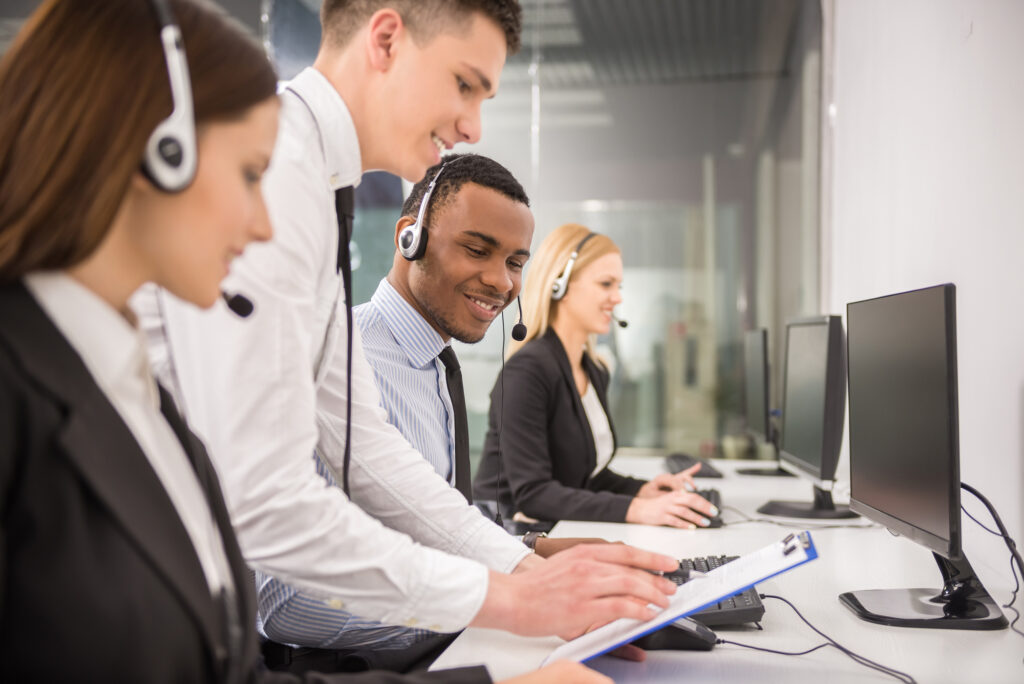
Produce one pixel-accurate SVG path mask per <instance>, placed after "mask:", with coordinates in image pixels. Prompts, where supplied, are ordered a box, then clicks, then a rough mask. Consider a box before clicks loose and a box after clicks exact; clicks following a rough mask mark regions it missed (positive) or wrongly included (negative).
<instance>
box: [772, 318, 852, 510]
mask: <svg viewBox="0 0 1024 684" xmlns="http://www.w3.org/2000/svg"><path fill="white" fill-rule="evenodd" d="M808 325H817V326H820V325H824V326H826V328H827V331H828V335H827V340H828V341H827V352H828V357H827V359H826V361H825V405H824V406H823V407H822V411H823V414H824V415H823V416H822V418H823V434H822V445H821V465H820V467H815V466H813V465H812V464H810V463H808V462H807V461H804V460H803V459H801V458H800V457H798V456H797V455H796V454H793V453H790V452H789V451H786V430H785V425H786V411H787V406H786V402H787V401H788V398H789V397H788V392H789V388H788V383H789V341H790V331H791V330H792V329H793V328H794V327H797V326H808ZM783 358H784V359H785V361H786V363H785V371H784V372H783V376H782V421H781V434H780V437H779V466H780V467H781V468H782V469H783V470H786V471H788V472H790V473H792V474H794V475H797V476H799V477H802V478H804V479H807V480H810V481H811V482H813V483H814V485H815V486H816V487H819V488H821V489H823V490H825V491H830V490H831V489H832V486H833V484H834V483H835V480H836V470H837V469H838V466H839V454H840V451H841V450H842V444H843V431H844V430H845V427H846V426H845V420H844V417H845V411H846V344H845V340H844V339H843V324H842V316H838V315H834V314H828V315H824V316H809V317H805V318H797V319H793V320H791V321H788V322H787V323H786V353H785V356H784V357H783ZM837 423H838V425H839V428H838V430H837V429H836V424H837Z"/></svg>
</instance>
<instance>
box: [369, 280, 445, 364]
mask: <svg viewBox="0 0 1024 684" xmlns="http://www.w3.org/2000/svg"><path fill="white" fill-rule="evenodd" d="M370 301H371V302H372V303H373V305H374V306H375V307H376V308H377V311H379V312H380V315H381V318H382V319H383V320H384V324H385V325H387V326H388V329H389V330H390V331H391V334H392V335H393V336H394V338H395V341H396V342H397V343H398V346H399V348H400V349H401V350H402V351H403V352H405V355H406V357H407V358H408V359H409V365H410V366H412V367H413V368H426V367H427V365H428V364H431V363H433V361H434V359H436V358H437V355H438V354H440V353H441V351H442V350H443V349H444V348H445V346H447V345H446V344H445V342H444V340H443V339H441V335H440V334H438V332H437V331H436V330H434V328H433V326H431V325H430V323H428V322H427V321H426V319H424V318H423V316H421V315H420V313H419V312H418V311H417V310H416V309H415V308H413V305H412V304H410V303H409V302H407V301H406V300H405V298H404V297H403V296H402V295H400V294H398V291H397V290H395V288H393V287H392V286H391V283H389V282H388V280H387V278H384V279H382V280H381V281H380V284H379V285H378V286H377V291H376V292H374V293H373V297H372V298H371V299H370Z"/></svg>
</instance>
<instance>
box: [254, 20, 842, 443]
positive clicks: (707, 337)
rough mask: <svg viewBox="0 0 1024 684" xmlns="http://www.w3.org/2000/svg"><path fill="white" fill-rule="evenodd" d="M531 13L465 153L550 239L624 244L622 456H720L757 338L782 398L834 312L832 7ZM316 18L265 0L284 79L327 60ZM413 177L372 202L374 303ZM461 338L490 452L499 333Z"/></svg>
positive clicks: (738, 411)
mask: <svg viewBox="0 0 1024 684" xmlns="http://www.w3.org/2000/svg"><path fill="white" fill-rule="evenodd" d="M522 4H523V8H524V19H525V25H524V33H523V49H522V50H521V51H520V53H519V54H518V55H515V56H513V57H511V58H510V59H509V60H508V63H507V65H506V67H505V70H504V72H503V74H502V82H501V88H500V91H499V94H498V96H497V97H496V98H495V99H494V100H493V101H490V102H488V103H487V104H486V105H485V106H484V110H483V130H484V134H483V140H482V141H481V142H480V143H479V144H478V145H476V146H474V147H472V148H469V147H463V146H459V148H457V150H458V151H463V150H469V149H472V151H475V152H479V153H481V154H486V155H488V156H491V157H493V158H494V159H496V160H498V161H500V162H501V163H502V164H504V165H506V166H507V167H508V168H509V169H510V170H511V171H512V172H513V173H514V174H515V175H516V176H517V177H518V178H519V179H520V181H521V182H522V183H523V185H524V187H525V188H526V190H527V192H528V193H529V195H530V198H531V202H532V205H533V210H534V214H535V217H536V220H537V230H536V233H535V236H534V248H536V247H537V246H538V245H539V244H540V242H541V240H542V239H543V238H544V237H545V236H546V235H547V234H548V233H549V232H550V231H551V230H553V229H554V228H556V227H557V226H558V225H560V224H562V223H565V222H569V221H572V222H578V223H583V224H585V225H587V226H589V227H590V228H592V229H593V230H595V231H599V232H602V233H607V234H608V235H610V236H611V237H612V238H613V239H614V240H615V241H616V242H617V243H618V244H619V245H620V247H621V248H622V251H623V258H624V263H625V285H624V289H623V294H624V298H625V301H624V302H623V304H622V305H621V306H620V308H619V312H620V314H621V316H622V317H623V318H624V319H626V320H628V321H629V327H628V328H626V329H615V330H614V331H613V334H612V335H610V336H608V337H607V338H606V339H602V340H601V341H600V343H601V345H602V347H603V349H604V351H605V352H606V355H607V356H609V357H610V358H611V359H612V360H613V362H614V375H613V381H612V392H611V403H612V406H613V417H614V421H615V427H616V431H617V434H618V437H619V443H620V446H623V447H641V448H653V449H659V450H660V449H667V450H684V451H689V452H691V453H695V454H702V455H712V454H720V453H722V448H721V445H722V444H723V443H724V444H726V445H727V446H728V445H730V444H734V443H735V442H733V441H732V440H730V439H729V437H730V436H732V435H736V434H739V433H740V432H742V430H743V421H744V418H743V415H742V412H743V409H742V407H743V397H742V394H741V393H742V359H743V357H742V334H743V331H745V330H747V329H750V328H753V327H761V326H764V327H768V328H769V330H770V331H771V337H770V343H771V356H772V360H773V367H772V375H773V380H776V382H773V390H772V394H773V398H775V397H778V392H777V389H776V386H777V378H778V377H779V371H780V370H781V365H780V362H779V360H780V359H781V355H780V354H779V352H780V347H781V341H782V337H781V333H782V332H783V331H784V321H785V320H787V319H789V318H792V317H795V316H799V315H805V314H810V313H816V312H818V307H819V299H820V293H819V290H820V279H821V278H820V272H821V266H820V257H819V255H820V253H821V249H820V241H821V238H820V235H821V233H822V231H821V220H820V215H821V213H822V212H821V209H820V197H821V185H822V184H821V178H820V175H821V174H820V167H821V164H820V161H819V160H820V158H821V149H822V143H821V139H822V126H821V122H822V115H821V109H822V105H821V103H822V101H823V97H822V91H821V88H822V85H821V84H822V73H823V68H822V33H823V21H822V10H821V5H820V1H819V0H775V1H773V2H770V3H768V2H762V1H761V0H629V1H628V2H627V1H625V0H524V2H523V3H522ZM318 7H319V2H318V0H263V9H264V12H263V15H264V17H265V23H264V25H263V35H264V39H265V41H266V43H267V45H268V49H269V51H270V52H271V54H272V55H273V57H274V59H275V61H276V63H277V65H278V68H279V70H280V73H281V77H282V78H283V79H287V78H291V77H292V76H294V75H295V74H296V73H298V71H299V70H300V69H301V68H302V67H304V66H306V65H308V64H310V63H311V62H312V60H313V57H314V56H315V54H316V49H317V45H318V42H319V24H318V20H317V11H318ZM398 184H399V181H398V180H397V179H396V178H394V177H392V176H387V175H386V174H381V175H380V177H378V178H376V179H374V180H373V181H371V182H369V183H366V182H364V184H363V186H361V187H360V189H359V191H358V193H357V207H358V211H357V218H356V229H355V237H354V241H355V245H354V251H353V253H354V255H356V257H357V262H358V263H357V264H356V265H357V268H356V271H355V284H356V297H355V298H356V301H357V303H358V302H362V301H365V300H366V299H367V298H368V297H369V296H370V294H371V293H372V292H373V289H374V288H375V287H376V284H377V281H378V280H379V279H380V278H381V277H383V276H384V274H385V273H386V272H387V269H388V268H389V266H390V263H391V254H392V252H391V249H392V244H393V243H392V236H393V225H394V221H395V220H396V218H397V216H398V211H399V205H400V193H399V192H398V191H397V188H398V187H399V185H398ZM371 195H372V196H373V197H374V198H376V199H370V196H371ZM527 277H529V269H527ZM513 309H514V307H513ZM514 322H515V315H514V312H513V310H510V311H509V312H507V313H506V324H505V332H504V335H505V338H506V339H507V336H508V331H509V330H510V329H511V326H512V324H513V323H514ZM457 347H458V354H459V357H460V359H461V360H462V365H463V368H464V375H465V379H466V394H467V397H466V398H467V406H468V409H469V413H470V426H471V427H470V438H471V443H472V446H473V450H474V451H475V452H479V450H480V448H481V446H482V443H483V437H484V432H485V430H486V416H487V410H488V406H489V393H490V390H491V387H492V385H493V383H494V379H495V377H496V375H497V372H498V370H499V368H500V358H501V348H502V325H501V322H500V321H498V322H496V323H495V325H494V326H493V327H492V330H491V331H490V332H489V333H488V335H487V337H486V338H485V339H484V340H483V341H481V342H480V343H478V344H475V345H457ZM773 405H777V404H775V403H773ZM506 419H507V420H514V419H515V417H514V416H506ZM726 452H727V455H741V454H740V450H739V449H738V448H727V449H726Z"/></svg>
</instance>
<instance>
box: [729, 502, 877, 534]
mask: <svg viewBox="0 0 1024 684" xmlns="http://www.w3.org/2000/svg"><path fill="white" fill-rule="evenodd" d="M722 510H723V511H732V512H733V513H736V514H737V515H739V516H741V519H740V520H730V521H723V524H725V525H743V524H745V523H769V524H771V525H778V526H779V527H784V528H786V529H790V530H838V529H843V528H846V529H851V530H867V529H870V528H872V527H879V525H878V524H877V523H867V524H865V525H853V524H849V523H837V524H834V525H830V524H826V523H811V524H809V525H808V524H807V523H800V522H785V521H783V520H772V519H771V518H752V517H750V516H749V515H747V514H746V513H744V512H743V511H741V510H740V509H738V508H736V507H734V506H722Z"/></svg>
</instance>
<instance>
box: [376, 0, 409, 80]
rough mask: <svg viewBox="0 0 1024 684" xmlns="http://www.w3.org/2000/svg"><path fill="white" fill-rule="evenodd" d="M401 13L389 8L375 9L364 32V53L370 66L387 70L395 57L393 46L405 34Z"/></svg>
mask: <svg viewBox="0 0 1024 684" xmlns="http://www.w3.org/2000/svg"><path fill="white" fill-rule="evenodd" d="M405 30H406V28H405V23H404V22H403V21H402V15H400V14H399V13H398V12H396V11H395V10H393V9H391V8H385V9H380V10H377V11H376V12H374V13H373V16H372V17H370V22H369V30H368V31H367V32H366V54H367V58H368V61H369V63H370V66H372V67H373V68H374V69H377V70H379V71H387V70H388V69H389V68H390V67H391V64H392V62H393V61H394V58H395V47H396V46H397V44H398V42H399V40H400V39H401V38H402V36H403V35H404V34H405Z"/></svg>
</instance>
